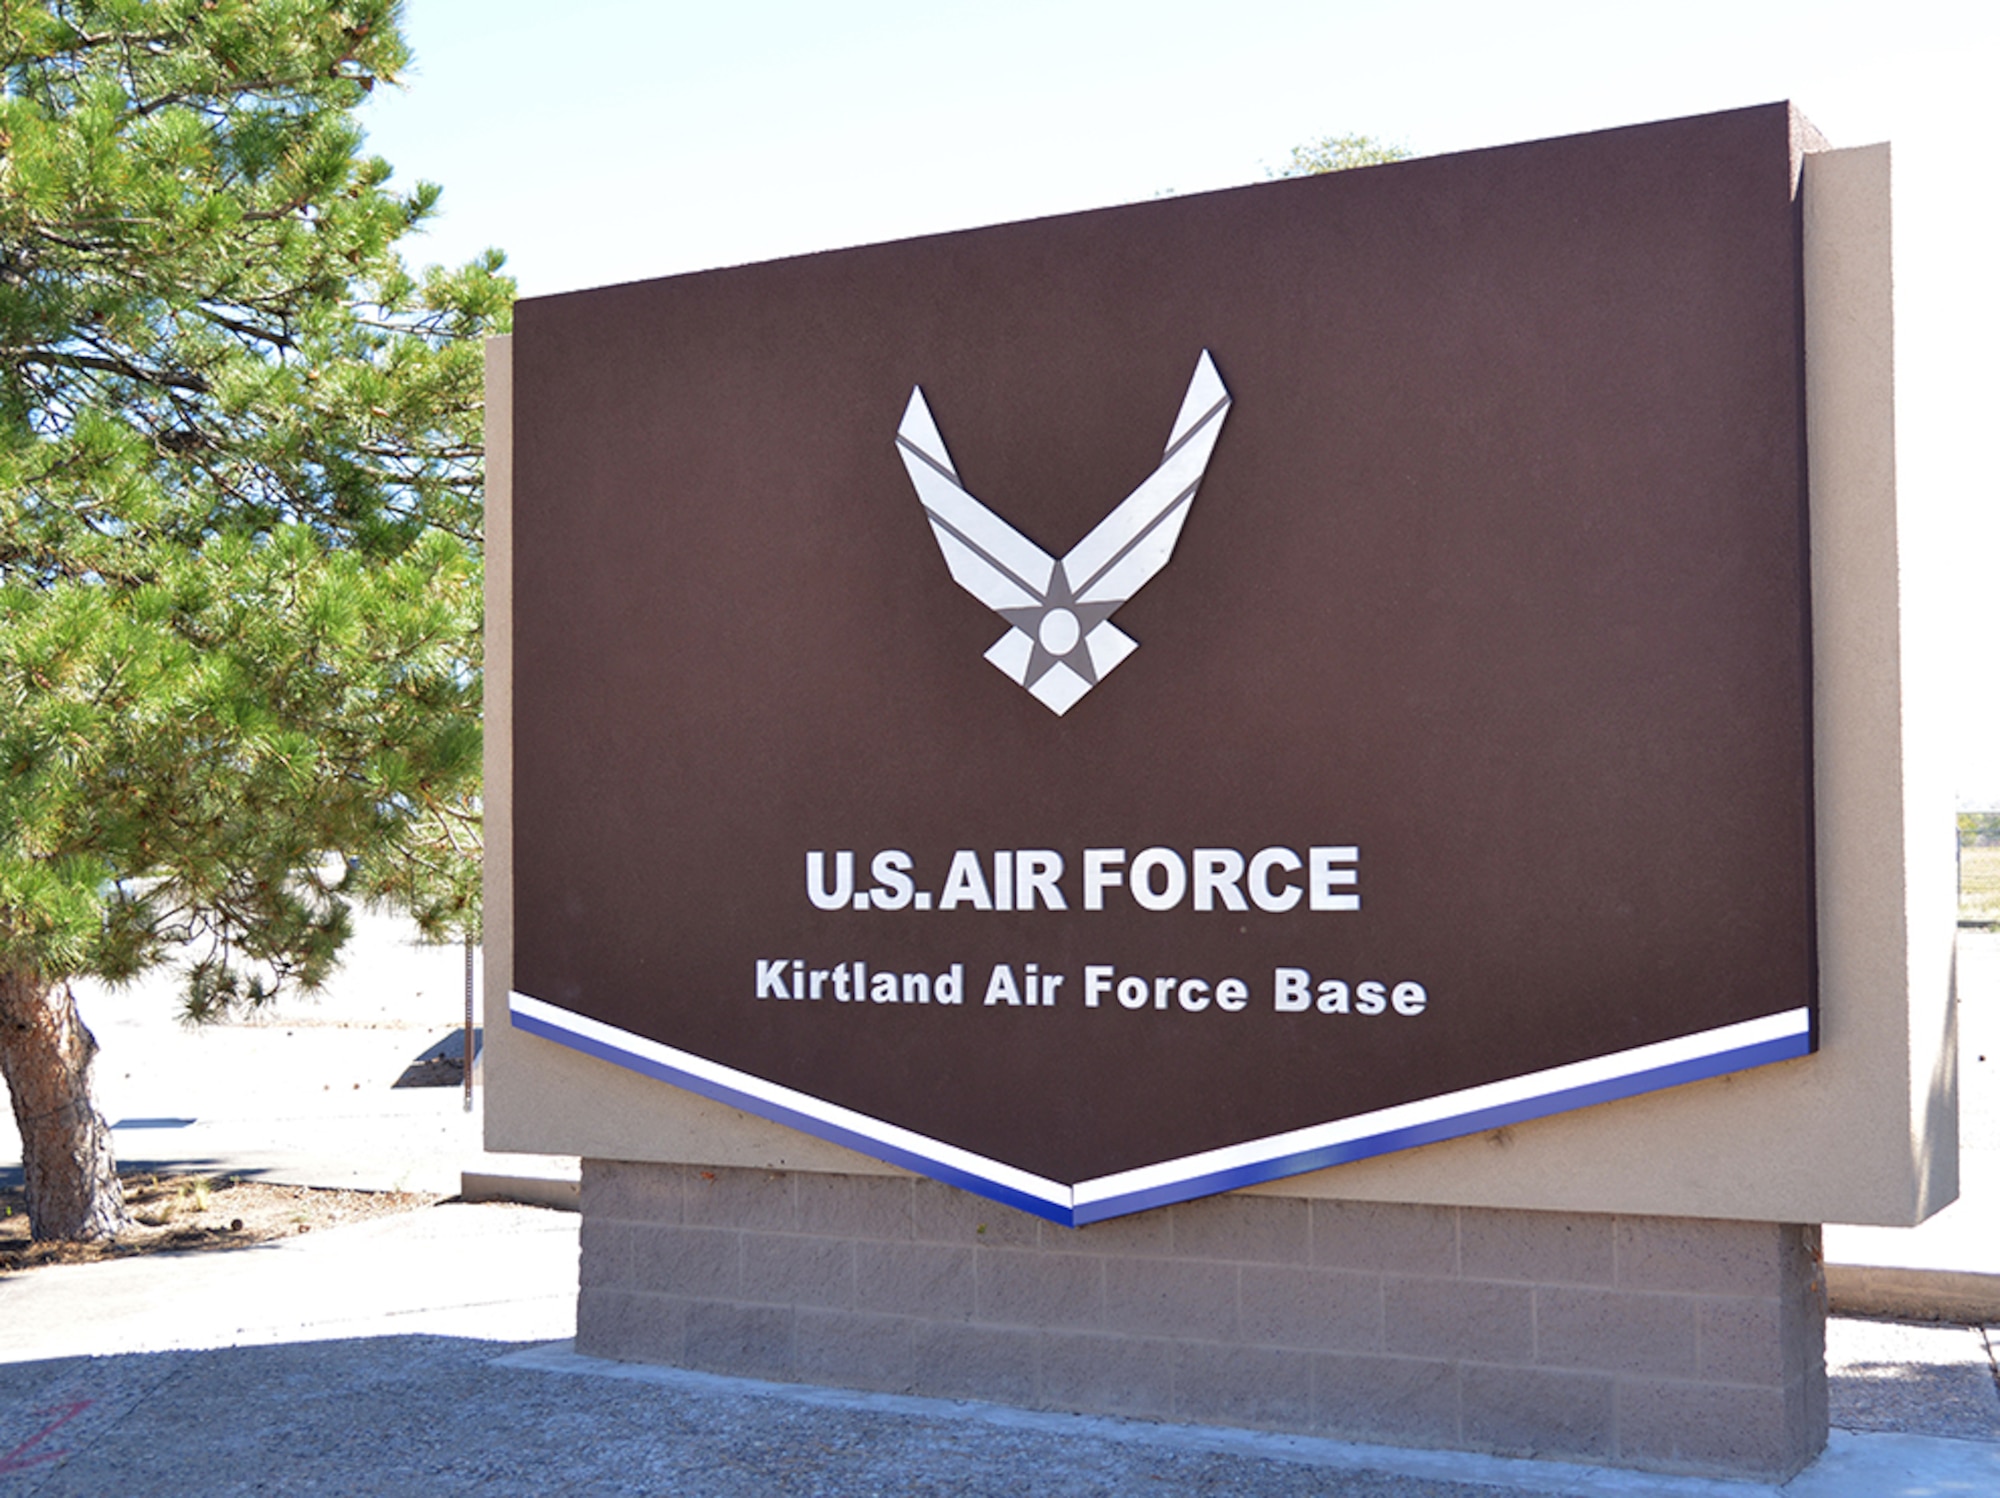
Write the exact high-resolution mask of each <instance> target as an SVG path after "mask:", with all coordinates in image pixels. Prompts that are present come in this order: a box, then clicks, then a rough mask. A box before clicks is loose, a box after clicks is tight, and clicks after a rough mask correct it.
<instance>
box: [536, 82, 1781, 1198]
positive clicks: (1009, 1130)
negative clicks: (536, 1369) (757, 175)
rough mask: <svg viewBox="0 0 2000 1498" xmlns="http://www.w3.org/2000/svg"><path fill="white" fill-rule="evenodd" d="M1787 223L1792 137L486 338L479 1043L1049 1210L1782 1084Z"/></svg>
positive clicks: (1155, 212)
mask: <svg viewBox="0 0 2000 1498" xmlns="http://www.w3.org/2000/svg"><path fill="white" fill-rule="evenodd" d="M1792 182H1793V173H1792V156H1791V128H1790V114H1789V111H1788V110H1787V109H1786V108H1785V107H1784V106H1773V107H1768V108H1759V109H1750V110H1743V111H1738V112H1733V113H1728V114H1720V115H1713V116H1707V117H1702V118H1696V119H1688V120H1678V121H1672V122H1668V123H1663V124H1656V125H1648V126H1642V127H1638V128H1634V129H1627V130H1616V131H1608V132H1604V133H1601V134H1593V135H1586V136H1579V137H1574V138H1569V139H1562V140H1553V141H1545V142H1539V143H1535V144H1531V145H1523V146H1515V147H1508V148H1505V149H1500V150H1491V151H1481V152H1474V153H1470V154H1465V155H1458V156H1446V157H1437V158H1431V159H1425V160H1417V161H1411V162H1407V163H1403V164H1398V165H1394V166H1388V167H1382V168H1377V169H1370V170H1366V171H1356V172H1348V173H1341V174H1337V175H1333V176H1327V177H1319V178H1311V179H1304V180H1296V181H1283V182H1275V183H1271V184H1268V185H1261V186H1256V187H1248V188H1243V189H1240V190H1236V191H1230V192H1219V193H1212V194H1206V195H1202V196H1197V197H1188V198H1178V199H1172V200H1166V201H1159V202H1152V203H1143V204H1137V205H1133V206H1130V207H1124V208H1114V209H1107V210H1104V211H1101V212H1094V213H1084V214H1077V215H1073V216H1069V217H1064V218H1056V219H1048V220H1041V221H1037V222H1032V223H1023V224H1008V225H1002V226H999V227H995V228H989V229H980V230H974V231H970V232H966V233H960V234H951V235H944V236H939V237H935V238H929V239H920V240H912V241H908V242H903V243H897V244H887V245H877V246H870V247H867V248H862V249H854V250H845V251H840V252H836V253H830V254H824V255H815V256H808V257H805V258H801V259H796V260H788V261H781V262H777V263H772V264H764V265H754V266H746V267H742V268H738V269H730V270H720V271H713V272H708V273H705V274H701V275H690V276H682V277H676V278H673V279H669V280H663V281H655V282H648V283H642V284H637V285H630V286H619V287H611V288H607V289H604V290H597V291H589V292H582V293H577V294H573V295H566V296H557V297H547V298H539V299H534V300H530V301H526V302H523V303H522V304H521V306H520V308H519V310H518V313H517V321H516V330H517V332H516V348H515V361H516V371H517V382H518V383H517V387H516V392H517V393H516V401H517V408H516V415H515V432H516V442H517V448H516V463H517V469H516V490H515V496H516V497H515V505H516V513H515V537H516V547H515V554H514V567H515V577H514V599H515V609H516V618H515V641H516V644H515V659H514V671H515V678H514V679H515V742H514V765H515V777H516V779H515V787H516V791H515V833H516V837H515V849H516V852H515V859H516V866H515V889H516V891H517V905H518V910H517V917H516V920H517V927H516V950H515V983H516V986H517V990H518V991H517V993H516V994H515V996H514V999H513V1018H514V1023H515V1024H516V1025H518V1026H521V1027H523V1028H527V1029H530V1030H533V1031H535V1032H536V1033H540V1034H543V1035H547V1036H550V1037H552V1038H555V1039H557V1040H560V1041H562V1042H564V1043H566V1044H570V1045H574V1046H577V1047H580V1048H582V1049H585V1050H588V1051H593V1052H595V1053H597V1054H600V1055H605V1056H608V1057H610V1058H612V1059H614V1060H617V1061H619V1062H621V1063H623V1064H626V1065H630V1066H634V1067H637V1068H639V1069H640V1070H643V1071H647V1072H650V1073H652V1074H654V1075H657V1076H660V1077H663V1078H666V1079H668V1080H670V1081H673V1082H675V1083H676V1084H677V1085H682V1086H687V1087H691V1088H694V1089H695V1090H697V1091H701V1092H704V1093H707V1094H708V1095H711V1096H715V1097H720V1098H724V1099H726V1100H728V1101H730V1102H732V1103H735V1104H737V1105H739V1106H742V1107H745V1108H749V1109H751V1110H753V1111H756V1112H759V1113H762V1114H765V1115H766V1116H769V1117H773V1118H778V1119H782V1120H784V1121H787V1122H790V1123H793V1124H796V1125H798V1126H799V1127H802V1128H806V1129H809V1130H811V1131H813V1132H815V1133H818V1134H821V1135H824V1136H826V1137H829V1138H833V1139H837V1140H841V1141H843V1142H846V1143H850V1144H853V1145H855V1146H856V1147H858V1148H861V1149H863V1150H866V1151H868V1152H870V1153H872V1154H875V1155H878V1156H881V1157H883V1158H887V1159H890V1160H894V1161H897V1162H900V1163H903V1164H907V1165H910V1166H912V1167H913V1168H916V1169H920V1170H924V1171H927V1172H929V1173H931V1174H934V1175H938V1176H941V1177H943V1178H945V1179H948V1180H953V1181H957V1182H959V1183H961V1184H964V1185H966V1186H969V1187H971V1188H972V1189H975V1190H979V1191H983V1192H986V1193H988V1194H991V1195H994V1196H996V1197H1000V1198H1002V1199H1005V1200H1009V1201H1013V1202H1016V1203H1018V1204H1020V1205H1022V1206H1025V1207H1027V1208H1029V1209H1030V1210H1033V1211H1037V1212H1040V1213H1042V1214H1043V1215H1044V1216H1047V1217H1050V1218H1052V1219H1054V1220H1057V1221H1062V1222H1084V1221H1089V1220H1093V1219H1095V1218H1099V1217H1104V1216H1109V1215H1113V1214H1115V1213H1118V1212H1123V1211H1130V1210H1135V1209H1137V1208H1140V1207H1144V1206H1149V1205H1155V1204H1158V1203H1161V1202H1166V1201H1173V1200H1178V1199H1182V1198H1185V1197H1189V1196H1194V1195H1198V1194H1201V1193H1203V1192H1207V1191H1213V1190H1220V1189H1225V1188H1228V1187H1231V1186H1236V1185H1241V1184H1245V1183H1248V1182H1251V1181H1256V1180H1264V1179H1271V1178H1273V1177H1276V1176H1279V1175H1284V1174H1288V1173H1291V1172H1295V1171H1300V1170H1307V1169H1313V1168H1318V1167H1320V1166H1324V1165H1328V1164H1332V1163H1337V1162H1339V1161H1341V1160H1345V1159H1352V1158H1356V1157H1358V1156H1361V1155H1366V1154H1371V1153H1376V1152H1379V1151H1382V1150H1385V1149H1392V1148H1399V1147H1402V1146H1404V1145H1408V1144H1415V1143H1422V1142H1425V1141H1427V1140H1431V1139H1437V1138H1444V1137H1449V1136H1451V1135H1455V1134H1462V1133H1466V1132H1469V1131H1472V1130H1476V1129H1481V1128H1490V1127H1494V1126H1496V1125H1498V1124H1500V1123H1505V1122H1508V1121H1511V1120H1515V1119H1520V1118H1526V1117H1533V1116H1536V1115H1538V1114H1544V1113H1548V1112H1551V1111H1554V1110H1556V1109H1560V1108H1566V1107H1572V1106H1577V1105H1580V1104H1584V1103H1588V1102H1593V1101H1598V1100H1601V1099H1605V1098H1611V1097H1618V1096H1623V1095H1626V1094H1630V1093H1633V1092H1637V1091H1642V1090H1646V1089H1649V1088H1655V1087H1661V1086H1666V1085H1671V1084H1673V1083H1676V1082H1680V1081H1685V1080H1690V1079H1693V1078H1697V1077H1703V1076H1710V1075H1715V1074H1717V1073H1719V1072H1723V1071H1729V1070H1734V1069H1738V1068H1741V1067H1744V1066H1748V1065H1754V1064H1759V1063H1762V1062H1766V1061H1771V1060H1777V1059H1781V1058H1786V1057H1793V1056H1798V1055H1802V1054H1804V1053H1805V1052H1806V1051H1808V1050H1809V1049H1811V1047H1812V1044H1813V1013H1814V987H1815V975H1814V947H1813V932H1814V899H1813V888H1812V866H1813V860H1812V808H1811V771H1810V752H1811V750H1810V742H1809V722H1810V704H1809V700H1808V688H1809V680H1810V660H1809V650H1808V645H1809V632H1808V620H1807V602H1808V579H1807V561H1806V558H1807V550H1806V533H1805V523H1806V506H1805V466H1804V391H1803V369H1802V359H1803V354H1802V348H1803V343H1802V333H1801V297H1802V288H1801V276H1800V219H1799V213H1798V205H1797V203H1796V201H1795V199H1794V196H1793V192H1792ZM1106 631H1109V632H1108V633H1107V632H1106Z"/></svg>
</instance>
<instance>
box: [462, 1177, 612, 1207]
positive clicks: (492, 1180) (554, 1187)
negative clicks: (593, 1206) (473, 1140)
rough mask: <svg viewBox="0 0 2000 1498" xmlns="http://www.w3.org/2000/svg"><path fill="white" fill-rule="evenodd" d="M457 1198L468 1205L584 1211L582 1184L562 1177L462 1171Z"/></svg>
mask: <svg viewBox="0 0 2000 1498" xmlns="http://www.w3.org/2000/svg"><path fill="white" fill-rule="evenodd" d="M458 1195H459V1200H461V1201H468V1202H520V1203H521V1204H523V1205H524V1206H530V1207H553V1208H555V1209H556V1210H557V1211H558V1212H578V1211H581V1210H582V1209H583V1183H582V1182H581V1181H577V1180H570V1179H565V1178H563V1177H561V1176H532V1175H511V1174H507V1173H505V1172H502V1171H489V1170H465V1171H460V1172H459V1177H458Z"/></svg>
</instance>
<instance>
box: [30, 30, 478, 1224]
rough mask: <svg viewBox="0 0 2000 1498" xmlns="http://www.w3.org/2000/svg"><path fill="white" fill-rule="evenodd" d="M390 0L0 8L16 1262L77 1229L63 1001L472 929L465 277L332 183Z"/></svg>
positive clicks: (470, 489)
mask: <svg viewBox="0 0 2000 1498" xmlns="http://www.w3.org/2000/svg"><path fill="white" fill-rule="evenodd" d="M399 24H400V6H399V4H397V3H395V0H0V1073H4V1074H5V1076H6V1079H7V1083H8V1088H9V1092H10V1095H11V1099H12V1102H13V1107H14V1115H15V1120H16V1122H17V1124H18V1125H19V1127H20V1132H21V1136H22V1155H23V1161H24V1164H25V1167H26V1169H25V1174H26V1178H27V1194H28V1200H29V1211H30V1216H31V1220H32V1227H33V1231H34V1233H35V1236H36V1237H38V1238H89V1237H98V1236H103V1235H106V1234H111V1233H115V1232H116V1231H118V1229H119V1228H120V1227H121V1226H122V1225H123V1223H124V1220H125V1214H124V1207H123V1202H122V1199H121V1195H120V1192H119V1189H118V1181H117V1175H116V1170H115V1166H114V1162H113V1159H112V1153H111V1148H110V1142H109V1134H108V1131H107V1130H106V1128H105V1125H104V1121H103V1119H102V1117H101V1116H100V1115H99V1114H98V1112H97V1110H96V1108H95V1105H94V1103H93V1102H92V1099H91V1094H90V1085H89V1076H90V1060H91V1056H92V1053H93V1052H94V1051H95V1049H96V1047H95V1043H94V1042H93V1040H92V1039H91V1037H90V1035H89V1032H88V1031H87V1030H86V1029H85V1028H84V1026H83V1024H82V1022H81V1020H80V1018H79V1017H78V1014H77V1011H76V1006H75V1003H74V1001H73V999H72V997H71V993H70V983H71V981H72V980H74V979H77V978H79V977H83V976H100V977H104V978H108V979H112V980H119V979H123V978H128V977H130V976H132V975H134V974H136V973H138V972H139V971H141V970H142V969H145V968H147V967H149V966H151V965H154V964H157V963H160V962H162V961H167V960H173V959H174V957H175V954H176V953H183V954H184V953H189V952H191V953H193V956H192V958H189V959H184V960H185V961H186V963H187V967H188V971H187V988H186V1004H187V1010H188V1014H189V1016H190V1017H192V1018H195V1019H201V1018H213V1017H216V1016H219V1015H221V1014H223V1013H226V1012H228V1011H229V1010H230V1009H232V1008H233V1007H236V1006H240V1005H255V1004H257V1003H259V1002H261V1001H263V1000H264V999H266V998H268V997H269V996H270V995H271V994H272V993H273V992H274V991H276V989H277V988H278V986H279V985H281V984H285V983H294V984H298V985H302V986H305V987H311V986H313V985H316V984H318V983H319V982H321V981H323V980H324V979H325V977H326V976H327V975H328V973H329V971H330V969H331V967H332V965H333V963H334V962H335V960H336V953H337V952H338V950H339V948H340V945H341V942H342V940H343V939H344V938H345V937H346V935H347V933H348V929H349V919H348V906H349V902H350V901H351V900H353V899H355V898H359V897H369V898H374V897H386V898H390V899H393V900H395V901H397V902H398V903H400V904H402V905H404V906H405V907H406V908H408V909H411V910H412V911H413V912H414V913H415V914H416V915H417V916H418V919H419V921H420V923H421V924H422V925H424V926H425V927H426V929H427V930H429V931H430V932H432V933H433V934H437V935H445V934H448V933H450V932H452V931H467V930H470V929H471V928H472V925H473V923H474V922H475V921H476V918H477V901H478V886H477V867H476V854H477V851H478V846H479V821H478V770H479V716H478V714H479V691H480V674H479V673H480V658H479V628H480V553H479V541H480V504H481V490H480V483H481V458H482V453H481V449H480V429H479V421H480V401H481V342H482V339H483V338H484V337H485V335H487V334H489V333H492V332H496V331H502V330H503V329H504V326H505V324H506V320H507V317H508V309H509V307H510V305H511V297H512V285H511V283H510V282H509V281H508V279H507V278H506V277H505V276H504V275H502V274H501V273H500V266H501V260H500V256H499V255H498V254H496V253H491V252H489V254H488V255H487V256H485V257H484V258H482V259H481V260H480V261H478V262H476V263H474V264H471V265H468V266H465V267H463V268H461V269H458V270H455V271H449V272H446V271H438V270H433V271H431V272H429V273H427V274H426V275H425V276H423V277H421V278H418V277H414V276H412V275H411V274H410V273H408V272H407V271H406V269H405V268H404V265H403V263H402V261H401V258H400V256H399V254H398V242H399V241H400V240H401V239H402V238H403V236H405V235H406V234H408V233H409V232H410V231H412V230H413V229H416V228H418V227H419V226H420V225H421V224H422V223H423V222H424V220H425V218H426V216H427V215H428V214H429V213H430V212H431V211H432V209H433V206H434V204H435V202H436V199H437V189H436V188H434V187H432V186H429V185H427V184H420V185H419V186H417V187H416V188H415V189H414V190H413V191H410V192H407V193H404V192H400V191H398V190H396V189H395V188H393V187H392V186H391V185H390V173H389V168H388V166H387V165H386V164H385V163H383V162H382V161H380V160H378V159H373V158H370V157H368V156H366V155H364V153H363V151H362V136H361V131H360V129H359V127H358V125H357V124H356V121H355V110H356V108H357V106H359V105H360V104H361V102H362V101H363V100H364V99H365V98H366V97H367V95H368V94H369V92H370V91H371V90H372V89H373V88H374V87H375V86H376V85H377V84H378V83H393V82H395V80H396V76H397V73H398V71H399V70H400V69H401V68H403V67H404V66H405V65H406V63H407V60H408V57H407V52H406V49H405V47H404V44H403V41H402V38H401V35H400V31H399Z"/></svg>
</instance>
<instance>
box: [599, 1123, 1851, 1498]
mask: <svg viewBox="0 0 2000 1498" xmlns="http://www.w3.org/2000/svg"><path fill="white" fill-rule="evenodd" d="M1825 1319H1826V1292H1825V1280H1824V1276H1823V1275H1822V1273H1821V1270H1820V1264H1819V1229H1818V1228H1817V1227H1800V1226H1788V1225H1782V1224H1775V1223H1744V1222H1720V1221H1706V1220H1692V1219H1686V1218H1666V1217H1612V1216H1600V1215H1588V1214H1577V1213H1563V1212H1525V1211H1496V1210H1489V1209H1475V1208H1452V1207H1425V1206H1402V1205H1388V1204H1377V1203H1357V1202H1338V1201H1305V1200H1301V1199H1297V1198H1288V1197H1276V1196H1252V1195H1233V1196H1224V1197H1215V1198H1210V1199H1208V1200H1205V1201H1198V1202H1191V1203H1187V1204H1185V1205H1182V1206H1177V1207H1170V1208H1165V1209H1162V1210H1159V1211H1154V1212H1147V1213H1144V1214H1141V1215H1139V1216H1135V1217H1129V1218H1123V1219H1119V1220H1117V1221H1113V1222H1108V1223H1101V1224H1098V1225H1095V1226H1092V1227H1087V1228H1082V1229H1075V1230H1073V1229H1069V1228H1061V1227H1056V1226H1053V1225H1051V1224H1047V1223H1043V1222H1041V1221H1039V1220H1038V1219H1036V1218H1033V1217H1029V1216H1026V1215H1024V1214H1022V1213H1019V1212H1015V1211H1013V1210H1011V1209H1009V1208H1006V1207H1002V1206H999V1205H997V1204H995V1203H992V1202H988V1201H985V1200H983V1199H981V1198H979V1197H975V1196H970V1195H967V1194H966V1193H964V1192H960V1191H956V1190H954V1189H952V1188H950V1187H947V1186H942V1185H939V1184H938V1183H936V1182H933V1181H927V1180H918V1179H910V1178H902V1177H882V1176H848V1175H828V1174H818V1173H807V1172H773V1171H763V1170H741V1169H715V1170H703V1169H699V1168H696V1167H691V1166H674V1165H652V1164H634V1163H627V1162H618V1161H606V1160H585V1161H584V1166H583V1271H582V1296H581V1299H580V1301H579V1304H578V1315H577V1346H578V1349H579V1350H580V1351H582V1352H585V1353H590V1354H594V1355H596V1356H599V1357H608V1358H621V1359H626V1360H631V1361H642V1362H659V1363H671V1364H676V1365H679V1366H682V1367H688V1368H699V1369H705V1370H708V1371H711V1372H716V1373H731V1374H741V1375H747V1376H750V1377H756V1378H767V1379H776V1380H785V1381H795V1382H804V1383H819V1384H834V1385H841V1386H845V1387H850V1388H868V1389H880V1390H889V1391H894V1392H899V1393H917V1394H928V1395H938V1396H945V1397H953V1398H973V1399H986V1400H994V1401H998V1402H1001V1403H1007V1404H1016V1405H1024V1406H1030V1407H1034V1408H1040V1409H1057V1410H1077V1411H1087V1412H1091V1413H1098V1414H1116V1415H1131V1416H1139V1417H1144V1418H1149V1419H1168V1420H1185V1421H1194V1422H1202V1423H1214V1424H1226V1425H1245V1426H1257V1427H1262V1428H1267V1429H1275V1430H1286V1431H1302V1432H1311V1433H1314V1434H1320V1435H1328V1436H1338V1437H1344V1438H1348V1439H1354V1440H1365V1441H1382V1442H1392V1443H1397V1444H1402V1445H1416V1446H1451V1447H1458V1448H1462V1449H1469V1450H1478V1451H1492V1452H1503V1453H1509V1454H1516V1455H1532V1456H1539V1457H1560V1458H1571V1459H1576V1460H1582V1461H1593V1462H1610V1463H1617V1464H1621V1465H1626V1466H1636V1467H1649V1468H1656V1469H1662V1470H1670V1471H1695V1472H1710V1473H1718V1474H1729V1475H1757V1476H1764V1477H1784V1476H1789V1475H1790V1474H1791V1473H1792V1472H1794V1471H1796V1470H1797V1469H1798V1468H1799V1467H1801V1466H1802V1465H1804V1464H1805V1462H1807V1461H1808V1460H1810V1459H1811V1458H1812V1457H1813V1456H1814V1455H1816V1454H1817V1453H1818V1452H1819V1450H1820V1449H1821V1447H1822V1446H1824V1444H1825V1442H1826V1429H1827V1416H1826V1364H1825Z"/></svg>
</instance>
